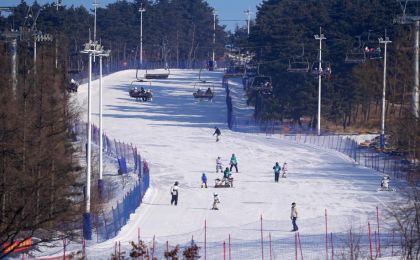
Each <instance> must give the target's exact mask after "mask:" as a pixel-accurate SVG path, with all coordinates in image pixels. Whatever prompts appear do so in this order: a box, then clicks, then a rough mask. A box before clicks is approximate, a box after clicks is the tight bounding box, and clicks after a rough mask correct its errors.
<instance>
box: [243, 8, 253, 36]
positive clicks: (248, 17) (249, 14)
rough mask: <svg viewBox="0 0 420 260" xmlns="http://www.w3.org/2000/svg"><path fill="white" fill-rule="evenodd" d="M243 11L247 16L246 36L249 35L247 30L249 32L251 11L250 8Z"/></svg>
mask: <svg viewBox="0 0 420 260" xmlns="http://www.w3.org/2000/svg"><path fill="white" fill-rule="evenodd" d="M244 13H245V14H246V16H247V19H246V24H247V28H248V36H249V32H250V24H251V14H252V12H251V10H249V8H248V9H247V10H245V11H244Z"/></svg>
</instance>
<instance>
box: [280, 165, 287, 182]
mask: <svg viewBox="0 0 420 260" xmlns="http://www.w3.org/2000/svg"><path fill="white" fill-rule="evenodd" d="M281 170H282V172H283V174H282V175H281V177H282V178H286V177H287V162H285V163H284V164H283V167H282V168H281Z"/></svg>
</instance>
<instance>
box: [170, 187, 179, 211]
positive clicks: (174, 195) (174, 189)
mask: <svg viewBox="0 0 420 260" xmlns="http://www.w3.org/2000/svg"><path fill="white" fill-rule="evenodd" d="M171 195H172V199H171V205H173V204H175V206H176V205H178V182H177V181H176V182H175V184H174V185H173V186H172V187H171Z"/></svg>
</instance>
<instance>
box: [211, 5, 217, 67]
mask: <svg viewBox="0 0 420 260" xmlns="http://www.w3.org/2000/svg"><path fill="white" fill-rule="evenodd" d="M216 15H217V12H216V10H213V58H212V60H213V64H214V61H215V59H216V57H215V48H216Z"/></svg>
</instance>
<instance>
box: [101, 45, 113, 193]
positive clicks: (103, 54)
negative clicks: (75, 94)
mask: <svg viewBox="0 0 420 260" xmlns="http://www.w3.org/2000/svg"><path fill="white" fill-rule="evenodd" d="M110 53H111V51H110V50H108V51H103V50H102V52H101V53H100V54H98V56H99V180H98V187H99V194H100V195H101V198H102V197H103V194H104V192H103V191H104V182H103V179H102V176H103V150H104V148H103V145H104V144H103V141H104V140H103V136H102V135H103V130H102V128H103V127H102V96H103V95H102V58H103V57H109V54H110Z"/></svg>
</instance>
